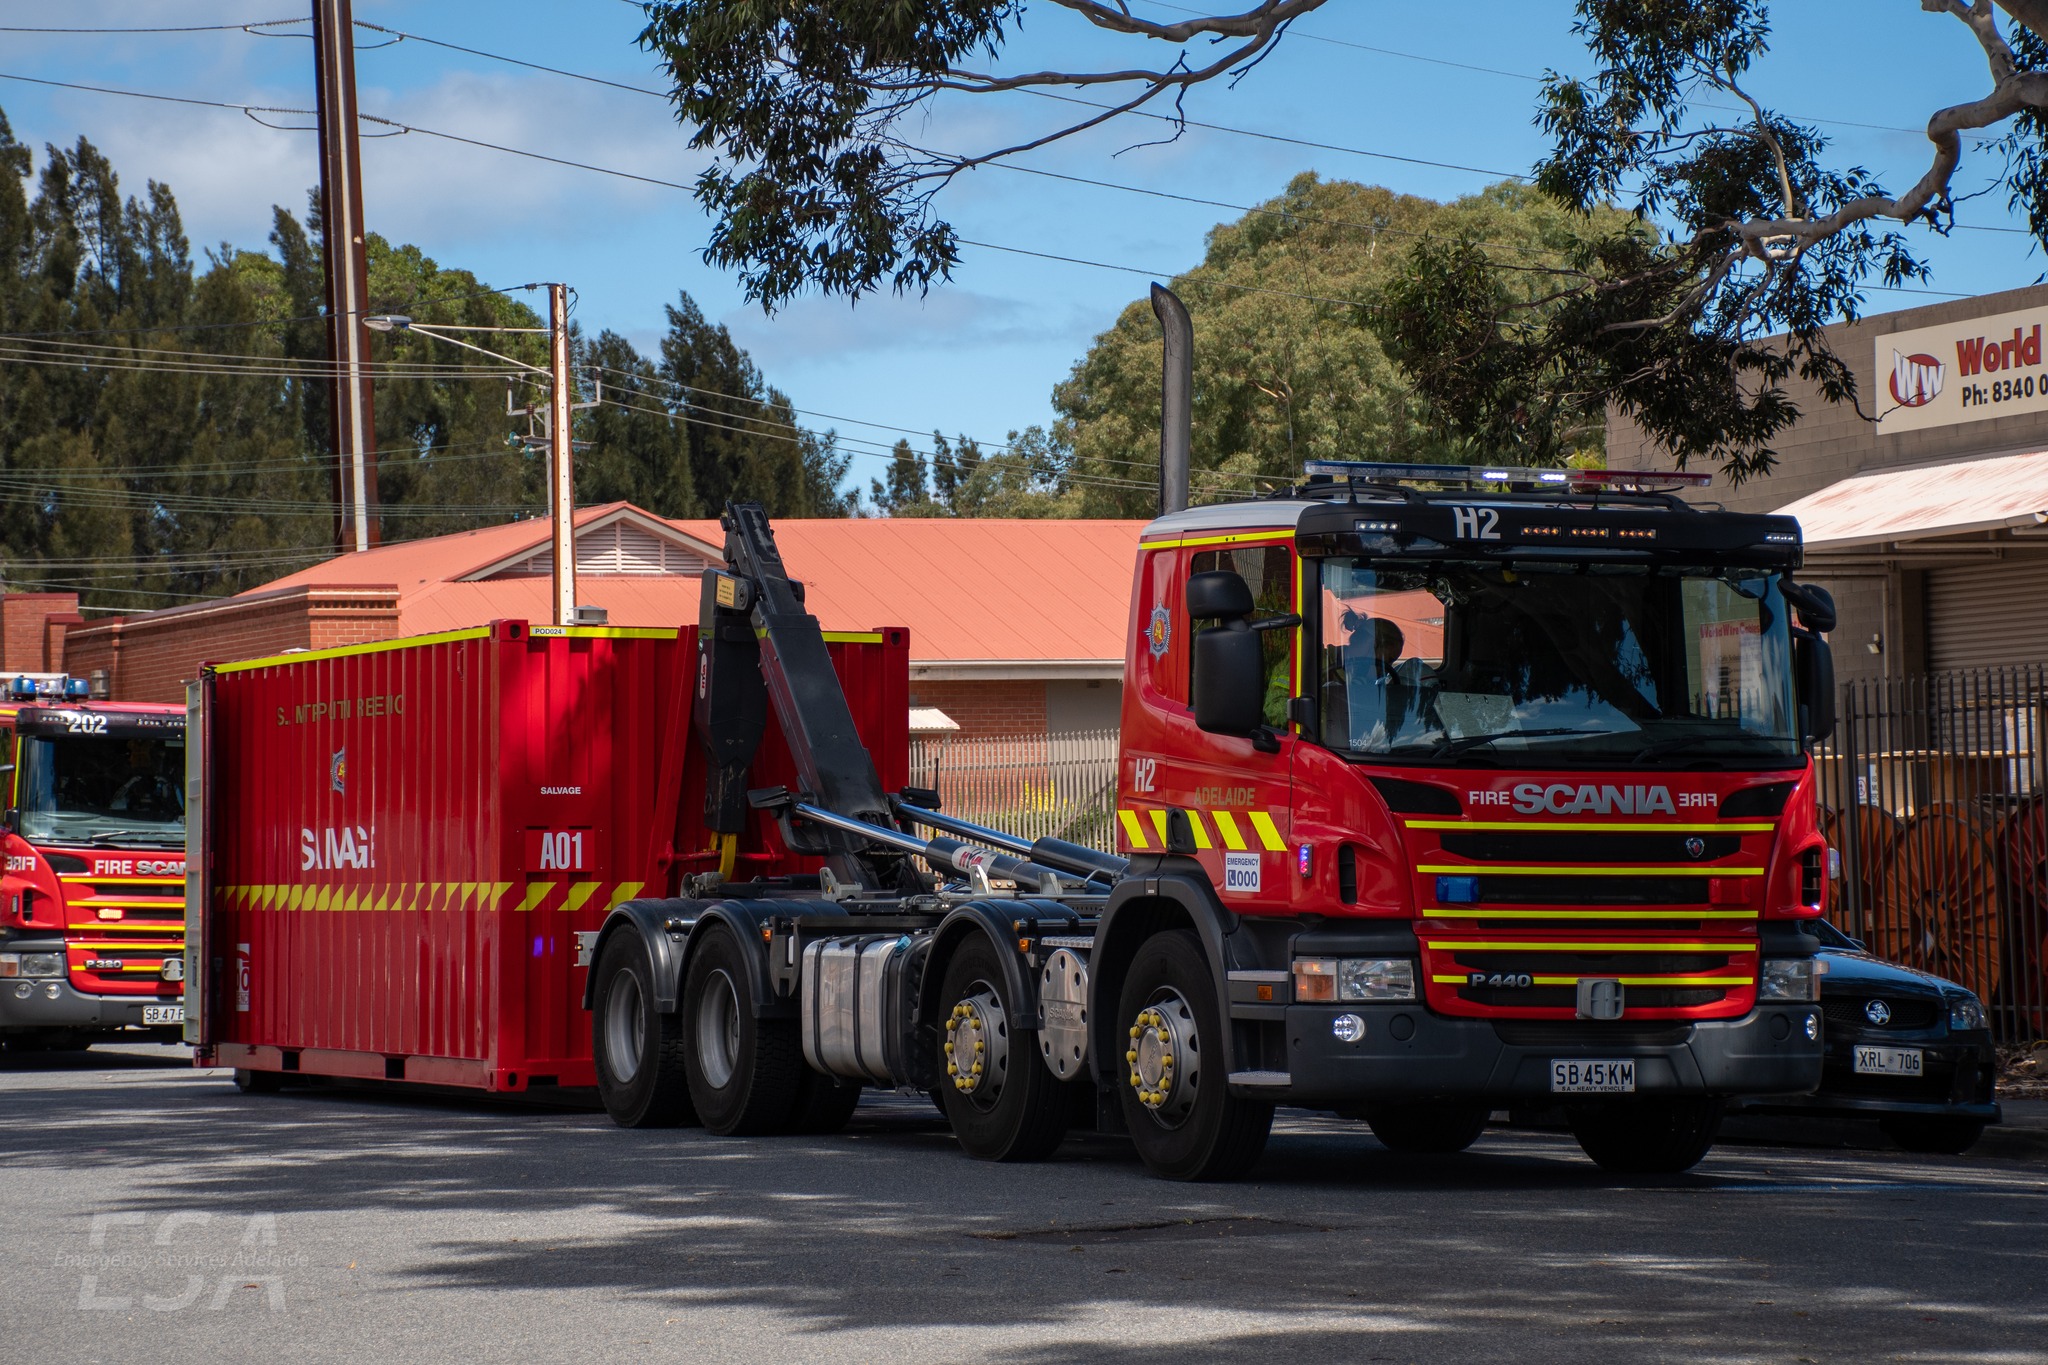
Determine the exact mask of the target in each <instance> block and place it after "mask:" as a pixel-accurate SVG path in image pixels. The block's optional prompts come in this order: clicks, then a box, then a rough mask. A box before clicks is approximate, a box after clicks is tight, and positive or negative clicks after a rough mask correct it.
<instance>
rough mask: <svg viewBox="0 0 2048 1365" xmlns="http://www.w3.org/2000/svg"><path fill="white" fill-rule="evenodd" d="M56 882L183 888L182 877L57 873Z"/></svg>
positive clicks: (183, 881) (183, 880)
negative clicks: (98, 875) (97, 875)
mask: <svg viewBox="0 0 2048 1365" xmlns="http://www.w3.org/2000/svg"><path fill="white" fill-rule="evenodd" d="M57 880H59V881H65V882H107V883H109V884H111V883H114V882H120V883H122V884H123V885H131V886H183V885H184V884H185V879H184V878H183V877H95V876H94V875H93V874H92V873H90V872H59V873H58V874H57Z"/></svg>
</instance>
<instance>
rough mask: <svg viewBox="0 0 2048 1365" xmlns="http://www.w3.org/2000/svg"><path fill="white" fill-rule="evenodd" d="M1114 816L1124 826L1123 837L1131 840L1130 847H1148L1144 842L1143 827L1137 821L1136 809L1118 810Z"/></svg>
mask: <svg viewBox="0 0 2048 1365" xmlns="http://www.w3.org/2000/svg"><path fill="white" fill-rule="evenodd" d="M1116 818H1117V822H1118V823H1119V824H1121V825H1122V826H1123V827H1124V837H1125V838H1126V839H1129V840H1130V841H1131V847H1132V848H1146V847H1148V845H1147V844H1146V843H1145V827H1144V825H1142V824H1140V823H1139V822H1138V813H1137V812H1136V811H1129V810H1120V811H1118V812H1117V813H1116Z"/></svg>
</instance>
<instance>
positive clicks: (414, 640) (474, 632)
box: [211, 626, 491, 673]
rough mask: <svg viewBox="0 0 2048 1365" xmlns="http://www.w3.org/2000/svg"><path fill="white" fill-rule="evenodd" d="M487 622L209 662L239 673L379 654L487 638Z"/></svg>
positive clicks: (218, 668) (224, 670) (218, 669)
mask: <svg viewBox="0 0 2048 1365" xmlns="http://www.w3.org/2000/svg"><path fill="white" fill-rule="evenodd" d="M490 635H491V628H490V627H489V626H477V627H475V628H473V629H470V630H444V631H442V632H440V633H439V634H438V635H411V636H407V637H405V638H403V639H398V640H372V641H370V642H369V643H368V644H361V645H343V646H341V647H340V648H339V649H309V650H307V651H306V652H305V653H303V654H273V655H271V656H269V657H268V658H263V659H238V660H236V661H235V662H233V663H225V664H213V665H211V667H212V669H213V671H214V672H216V673H243V672H246V671H248V670H249V669H252V668H275V667H277V666H278V665H279V664H304V663H312V662H314V661H315V660H318V659H347V658H352V657H354V656H355V655H358V654H383V653H385V652H386V651H388V650H393V649H418V648H420V647H422V646H424V645H445V644H449V643H451V642H452V641H455V640H487V639H489V638H490Z"/></svg>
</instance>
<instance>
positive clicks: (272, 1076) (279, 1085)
mask: <svg viewBox="0 0 2048 1365" xmlns="http://www.w3.org/2000/svg"><path fill="white" fill-rule="evenodd" d="M235 1089H237V1090H239V1091H241V1092H242V1093H243V1094H244V1095H275V1094H276V1093H277V1092H278V1091H280V1090H282V1089H284V1075H283V1073H282V1072H277V1071H245V1070H242V1069H241V1068H240V1067H237V1068H236V1069H235Z"/></svg>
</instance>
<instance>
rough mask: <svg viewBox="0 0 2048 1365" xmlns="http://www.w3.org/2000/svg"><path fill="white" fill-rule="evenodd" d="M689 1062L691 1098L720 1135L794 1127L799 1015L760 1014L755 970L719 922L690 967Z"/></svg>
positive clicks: (686, 985)
mask: <svg viewBox="0 0 2048 1365" xmlns="http://www.w3.org/2000/svg"><path fill="white" fill-rule="evenodd" d="M679 1023H680V1026H681V1029H682V1035H683V1066H684V1070H685V1071H686V1072H687V1073H688V1075H689V1078H690V1100H691V1102H692V1103H693V1104H694V1105H695V1106H696V1109H697V1116H698V1117H699V1118H700V1119H702V1120H703V1122H704V1126H705V1127H706V1128H708V1129H710V1130H711V1131H712V1132H714V1133H716V1134H718V1135H719V1136H720V1137H745V1136H753V1135H756V1134H761V1133H783V1132H788V1131H789V1129H790V1126H791V1124H792V1123H793V1122H794V1121H795V1119H796V1117H797V1107H798V1104H799V1103H800V1102H801V1101H802V1099H803V1097H804V1096H803V1087H804V1084H805V1081H804V1078H805V1077H806V1076H807V1075H809V1074H810V1073H809V1068H808V1067H806V1066H805V1065H804V1056H803V1042H802V1036H801V1035H800V1034H799V1033H798V1032H797V1023H796V1020H794V1019H757V1018H755V1017H754V970H753V963H752V962H751V960H749V958H748V957H747V950H746V947H745V945H743V944H742V943H740V941H739V939H738V937H737V936H736V935H735V934H734V933H733V931H732V929H731V928H730V927H728V926H726V925H724V924H714V925H712V926H711V927H710V928H708V929H706V930H705V931H704V936H703V937H702V938H700V939H698V940H697V943H696V945H695V946H694V947H693V948H692V949H691V951H690V965H689V966H688V967H687V968H686V969H684V972H683V1009H682V1017H681V1019H680V1021H679Z"/></svg>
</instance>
